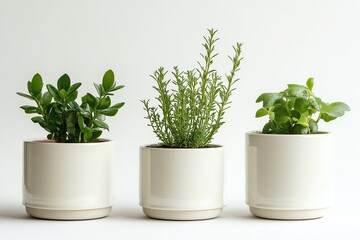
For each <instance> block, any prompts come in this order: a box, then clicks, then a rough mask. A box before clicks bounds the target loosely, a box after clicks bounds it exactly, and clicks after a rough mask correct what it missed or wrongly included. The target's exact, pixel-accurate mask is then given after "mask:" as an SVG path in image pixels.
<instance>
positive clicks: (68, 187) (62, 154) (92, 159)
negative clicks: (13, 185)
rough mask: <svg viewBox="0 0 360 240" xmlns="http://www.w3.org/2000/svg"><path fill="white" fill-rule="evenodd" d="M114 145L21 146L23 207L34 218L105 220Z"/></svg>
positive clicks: (38, 143)
mask: <svg viewBox="0 0 360 240" xmlns="http://www.w3.org/2000/svg"><path fill="white" fill-rule="evenodd" d="M114 160H115V143H114V142H113V141H109V140H101V141H100V142H97V143H56V142H53V141H46V140H44V141H26V142H25V143H24V182H23V204H24V205H25V207H26V211H27V213H28V214H29V215H30V216H32V217H35V218H42V219H53V220H82V219H96V218H102V217H106V216H108V215H109V214H110V212H111V208H112V203H113V200H114V196H113V190H112V177H113V175H112V168H113V163H114Z"/></svg>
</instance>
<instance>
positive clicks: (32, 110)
mask: <svg viewBox="0 0 360 240" xmlns="http://www.w3.org/2000/svg"><path fill="white" fill-rule="evenodd" d="M20 108H21V109H23V110H24V111H25V113H40V110H39V109H38V108H37V107H34V106H29V105H25V106H21V107H20Z"/></svg>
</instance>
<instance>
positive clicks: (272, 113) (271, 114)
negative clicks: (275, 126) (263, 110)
mask: <svg viewBox="0 0 360 240" xmlns="http://www.w3.org/2000/svg"><path fill="white" fill-rule="evenodd" d="M269 117H270V119H271V120H273V121H274V120H275V113H274V112H269Z"/></svg>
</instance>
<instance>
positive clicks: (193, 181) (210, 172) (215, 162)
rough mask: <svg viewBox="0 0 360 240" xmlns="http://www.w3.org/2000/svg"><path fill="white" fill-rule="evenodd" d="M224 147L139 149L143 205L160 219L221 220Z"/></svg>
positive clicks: (153, 215)
mask: <svg viewBox="0 0 360 240" xmlns="http://www.w3.org/2000/svg"><path fill="white" fill-rule="evenodd" d="M223 190H224V147H222V146H214V147H211V148H198V149H196V148H191V149H180V148H159V147H151V146H142V147H140V205H141V206H142V208H143V211H144V213H145V214H146V215H147V216H149V217H151V218H157V219H167V220H200V219H210V218H215V217H218V216H219V215H220V214H221V212H222V209H223V207H224V201H223Z"/></svg>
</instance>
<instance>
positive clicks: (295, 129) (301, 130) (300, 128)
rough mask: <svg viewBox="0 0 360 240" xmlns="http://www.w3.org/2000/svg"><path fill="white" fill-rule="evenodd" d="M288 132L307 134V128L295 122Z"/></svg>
mask: <svg viewBox="0 0 360 240" xmlns="http://www.w3.org/2000/svg"><path fill="white" fill-rule="evenodd" d="M290 133H292V134H308V133H309V129H308V128H307V127H304V126H302V125H300V124H295V125H294V127H293V128H292V129H291V132H290Z"/></svg>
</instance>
